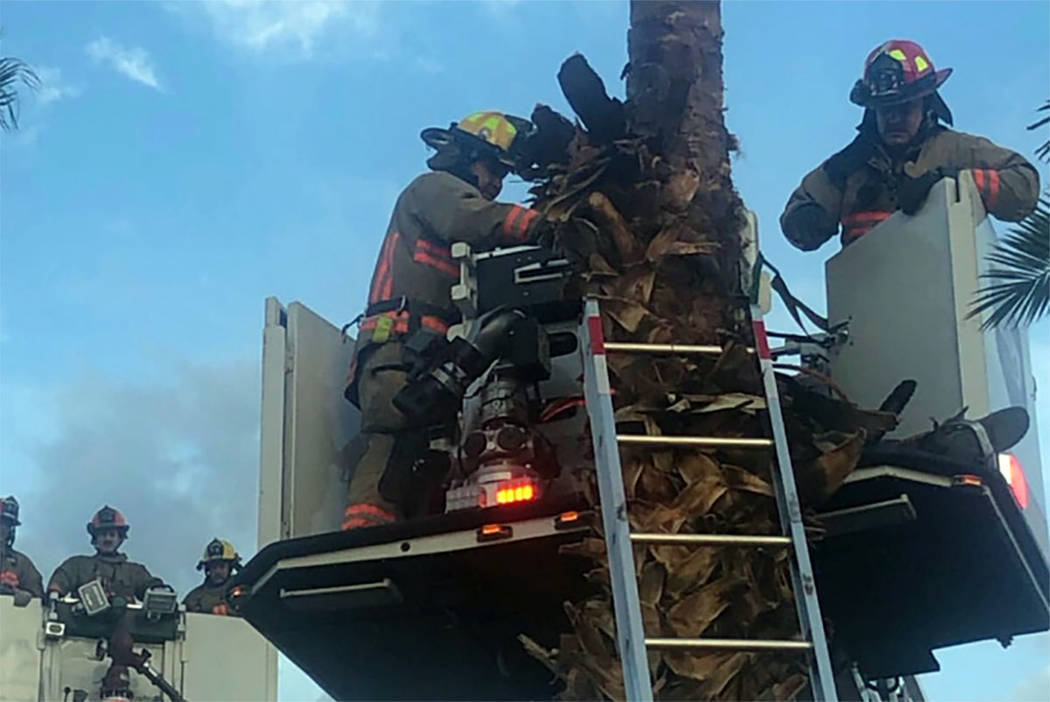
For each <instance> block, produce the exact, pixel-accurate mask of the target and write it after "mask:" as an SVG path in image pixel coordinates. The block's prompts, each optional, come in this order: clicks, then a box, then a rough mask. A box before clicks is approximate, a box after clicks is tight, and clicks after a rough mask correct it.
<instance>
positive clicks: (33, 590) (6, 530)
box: [0, 495, 44, 603]
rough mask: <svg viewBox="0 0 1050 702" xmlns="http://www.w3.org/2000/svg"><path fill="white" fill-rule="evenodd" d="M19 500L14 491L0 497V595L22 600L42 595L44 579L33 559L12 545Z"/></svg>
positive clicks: (16, 523) (16, 524)
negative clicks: (13, 493) (0, 498)
mask: <svg viewBox="0 0 1050 702" xmlns="http://www.w3.org/2000/svg"><path fill="white" fill-rule="evenodd" d="M21 523H22V522H20V521H18V500H16V499H15V498H14V496H13V495H8V496H7V497H5V498H3V499H2V500H0V595H14V596H15V599H16V601H18V602H19V603H21V602H22V601H26V600H28V599H29V598H31V597H43V596H44V583H43V580H42V579H41V577H40V571H38V570H37V569H36V566H34V565H33V561H31V560H29V557H28V556H26V555H25V554H24V553H21V552H20V551H16V550H15V549H14V544H15V527H17V526H18V525H19V524H21Z"/></svg>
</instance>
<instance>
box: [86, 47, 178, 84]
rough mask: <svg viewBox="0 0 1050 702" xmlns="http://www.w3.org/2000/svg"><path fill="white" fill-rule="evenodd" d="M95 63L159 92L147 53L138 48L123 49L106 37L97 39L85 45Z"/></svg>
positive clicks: (158, 82)
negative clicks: (111, 68)
mask: <svg viewBox="0 0 1050 702" xmlns="http://www.w3.org/2000/svg"><path fill="white" fill-rule="evenodd" d="M87 53H88V56H90V57H91V58H92V59H93V60H94V61H95V63H107V64H109V65H110V66H112V67H113V68H114V69H115V70H116V71H117V72H118V73H122V74H124V75H125V76H127V77H128V78H130V79H131V80H133V81H135V82H136V83H142V84H143V85H145V86H149V87H150V88H153V89H154V90H160V89H161V87H160V81H159V80H158V79H157V73H156V70H154V68H153V61H152V59H150V56H149V53H147V52H146V50H145V49H143V48H142V47H140V46H133V47H129V48H125V47H123V46H121V45H120V44H118V43H116V42H115V41H113V40H112V39H109V38H108V37H99V38H98V39H96V40H95V41H93V42H91V43H90V44H88V45H87Z"/></svg>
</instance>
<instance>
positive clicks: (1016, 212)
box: [959, 134, 1039, 222]
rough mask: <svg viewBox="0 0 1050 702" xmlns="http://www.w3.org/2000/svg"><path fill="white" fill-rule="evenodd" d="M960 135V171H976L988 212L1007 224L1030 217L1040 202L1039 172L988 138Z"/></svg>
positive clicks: (1017, 155)
mask: <svg viewBox="0 0 1050 702" xmlns="http://www.w3.org/2000/svg"><path fill="white" fill-rule="evenodd" d="M959 136H960V137H961V139H960V151H961V152H962V153H961V154H960V163H959V168H962V169H968V170H970V171H971V172H972V174H973V181H974V183H975V184H976V185H977V190H978V191H979V192H980V193H981V199H982V200H983V201H984V207H985V209H986V210H987V211H988V212H989V213H990V214H992V215H995V216H996V217H997V218H999V219H1001V220H1004V221H1007V222H1016V221H1018V220H1021V219H1024V218H1025V217H1026V216H1028V214H1029V213H1031V212H1032V210H1034V209H1035V206H1036V203H1037V202H1038V200H1039V172H1038V171H1037V170H1036V169H1035V166H1033V165H1032V164H1031V163H1029V161H1028V159H1026V158H1025V157H1024V156H1021V155H1020V154H1019V153H1017V152H1015V151H1011V150H1010V149H1004V148H1003V147H1001V146H997V145H996V144H994V143H992V142H991V141H990V140H989V139H985V138H984V137H979V136H973V135H970V134H960V135H959Z"/></svg>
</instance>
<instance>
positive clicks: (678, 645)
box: [645, 639, 813, 653]
mask: <svg viewBox="0 0 1050 702" xmlns="http://www.w3.org/2000/svg"><path fill="white" fill-rule="evenodd" d="M645 647H646V648H651V649H654V650H663V651H781V652H786V651H798V652H800V653H809V652H810V651H812V650H813V644H811V643H810V642H809V641H791V640H776V639H646V640H645Z"/></svg>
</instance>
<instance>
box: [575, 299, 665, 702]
mask: <svg viewBox="0 0 1050 702" xmlns="http://www.w3.org/2000/svg"><path fill="white" fill-rule="evenodd" d="M582 331H583V336H584V343H583V345H582V347H581V350H582V352H583V355H584V359H583V361H584V363H583V368H584V372H583V377H584V387H583V390H584V398H585V400H586V402H587V412H588V414H589V416H590V420H591V421H590V425H591V440H592V441H593V442H594V458H595V465H596V466H597V469H596V471H595V472H596V473H597V474H598V492H599V496H600V498H601V508H602V509H601V512H602V526H603V527H604V529H605V548H606V551H607V553H608V555H609V579H610V581H611V583H612V590H613V608H614V610H615V615H616V644H617V647H618V648H619V652H620V662H621V665H622V666H623V683H624V692H625V693H626V695H627V699H628V700H631V702H635V701H636V700H637V701H638V702H652V699H653V686H652V678H651V675H650V671H649V659H648V657H647V656H646V649H645V629H644V626H643V624H642V610H641V607H640V605H639V604H638V602H639V600H638V581H637V580H636V579H635V575H634V574H635V566H634V553H633V551H632V550H631V530H630V524H629V522H628V521H627V496H626V495H625V494H624V489H623V468H622V466H621V465H620V447H619V444H618V443H617V441H616V418H615V415H614V412H613V405H612V393H611V391H610V387H609V372H608V367H607V366H606V362H605V345H604V337H603V334H602V320H601V317H600V316H599V312H598V301H597V300H594V299H588V300H587V302H586V307H585V309H584V323H583V329H582Z"/></svg>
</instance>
